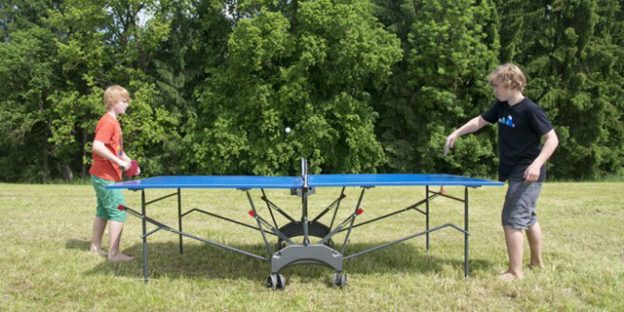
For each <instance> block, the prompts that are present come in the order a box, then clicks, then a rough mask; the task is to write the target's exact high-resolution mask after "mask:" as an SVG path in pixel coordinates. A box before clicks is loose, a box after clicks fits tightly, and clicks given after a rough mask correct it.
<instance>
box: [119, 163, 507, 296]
mask: <svg viewBox="0 0 624 312" xmlns="http://www.w3.org/2000/svg"><path fill="white" fill-rule="evenodd" d="M500 185H503V183H501V182H497V181H491V180H485V179H476V178H470V177H464V176H457V175H447V174H319V175H314V174H312V175H308V174H307V162H306V161H305V160H304V159H302V175H301V176H157V177H150V178H145V179H140V180H131V181H125V182H121V183H115V184H112V185H110V186H108V188H111V189H128V190H134V191H141V208H140V211H138V210H135V209H132V208H130V207H127V206H122V205H120V206H119V209H122V210H126V211H127V212H128V213H129V214H131V215H134V216H136V217H139V218H140V219H141V221H142V236H141V237H142V241H143V277H144V281H145V282H147V281H148V252H147V243H148V242H147V238H148V237H149V236H150V235H152V234H154V233H156V232H158V231H161V230H164V231H168V232H171V233H174V234H177V235H178V236H179V252H180V254H183V253H184V247H183V237H187V238H191V239H194V240H198V241H201V242H204V243H206V244H208V245H211V246H214V247H218V248H223V249H225V250H229V251H232V252H235V253H239V254H242V255H245V256H249V257H251V258H255V259H258V260H261V261H264V262H267V263H268V264H269V265H270V267H271V271H270V274H269V275H268V277H267V280H266V285H267V287H269V288H272V289H284V287H285V284H286V281H285V278H284V276H283V275H282V274H280V271H281V270H282V269H284V268H286V267H289V266H292V265H296V264H321V265H325V266H328V267H330V268H332V269H333V270H334V271H335V273H333V275H332V277H331V283H332V285H333V286H337V287H343V286H345V285H346V283H347V278H346V274H345V272H344V270H343V264H344V262H345V260H349V259H353V258H355V257H359V256H361V255H364V254H367V253H369V252H373V251H377V250H380V249H384V248H387V247H390V246H392V245H395V244H398V243H401V242H404V241H407V240H409V239H412V238H415V237H419V236H423V235H424V236H425V246H426V250H427V251H429V235H430V233H432V232H435V231H439V230H442V229H445V228H452V229H455V230H457V231H459V232H461V233H462V234H463V236H464V276H465V277H467V276H468V274H469V254H468V252H469V240H468V238H469V235H470V232H469V205H468V204H469V198H468V190H469V188H476V187H481V186H500ZM383 186H395V187H399V186H402V187H403V186H420V187H425V196H424V198H423V199H421V200H419V201H417V202H415V203H413V204H411V205H409V206H407V207H405V208H402V209H399V210H396V211H393V212H391V213H387V214H385V215H381V216H379V217H376V218H373V219H370V220H367V221H364V222H356V219H357V218H358V216H359V215H361V214H362V213H363V209H362V205H361V204H362V199H363V197H364V194H365V192H366V190H367V189H369V188H373V187H383ZM431 186H460V187H463V188H464V192H463V193H464V196H463V198H461V197H456V196H450V195H448V194H444V193H441V192H436V191H433V190H431V189H430V187H431ZM322 187H334V188H341V191H340V194H339V195H338V197H337V198H336V199H335V200H334V201H333V202H332V203H331V204H330V205H329V206H327V207H326V208H325V209H323V210H322V211H321V212H320V213H319V214H318V215H316V216H314V217H312V218H311V217H310V215H309V210H308V197H309V196H311V195H312V194H314V193H315V190H316V188H322ZM347 187H359V188H361V190H360V192H359V197H358V199H357V204H356V206H355V208H353V210H352V211H350V213H349V214H348V217H346V218H345V219H344V220H342V221H340V222H337V220H336V216H337V213H338V210H339V209H340V203H341V201H342V200H343V199H344V198H345V197H346V195H345V189H346V188H347ZM149 189H175V192H174V193H171V194H168V195H165V196H161V197H159V198H156V199H153V200H149V201H148V200H147V198H146V190H149ZM182 189H238V190H241V191H243V192H245V193H246V197H247V200H248V201H249V207H250V208H251V209H250V210H249V211H248V213H249V215H250V216H251V217H252V218H254V219H255V223H254V224H255V226H252V225H250V224H246V223H243V222H240V221H237V220H234V219H231V218H227V217H224V216H221V215H218V214H215V213H212V212H209V211H206V210H203V209H199V208H193V209H190V210H188V211H186V212H183V211H182V193H181V190H182ZM268 189H288V190H290V192H291V194H292V195H295V196H299V197H301V216H300V217H299V218H295V217H292V216H291V215H289V214H288V211H287V210H285V209H282V208H280V207H279V206H277V205H276V204H275V203H274V202H272V201H271V200H270V199H269V198H268V196H267V193H266V192H265V190H268ZM252 190H256V192H257V191H258V190H259V191H260V194H261V196H260V199H261V200H262V201H263V202H264V203H266V206H267V211H268V213H269V215H270V218H271V219H270V220H269V219H268V218H267V216H266V215H265V216H262V215H261V214H260V212H259V209H258V208H257V206H256V204H255V202H254V200H253V196H252V193H251V191H252ZM174 196H175V197H177V208H178V227H177V228H174V227H172V226H169V225H166V224H164V223H162V222H160V221H158V220H155V219H153V218H151V217H149V216H148V214H147V209H146V208H147V206H149V205H151V204H153V203H156V202H158V201H161V200H164V199H166V198H170V197H174ZM436 197H446V198H450V199H453V200H455V201H458V202H461V203H463V206H464V224H463V226H459V225H456V224H453V223H445V224H442V225H437V226H434V227H430V222H429V220H430V201H431V200H432V199H434V198H436ZM422 206H424V209H423V207H422ZM410 210H415V211H417V212H419V213H421V214H422V215H424V217H425V228H424V229H423V230H422V231H419V232H417V233H414V234H411V235H408V236H406V237H402V238H399V239H396V240H394V241H390V242H384V243H382V244H379V245H376V246H373V247H369V248H366V249H365V250H361V251H358V252H355V253H351V254H346V248H347V245H348V244H349V242H350V240H349V237H350V235H351V233H352V230H353V229H354V228H357V227H360V226H363V225H366V224H370V223H373V222H377V221H380V220H382V219H385V218H388V217H390V216H394V215H397V214H399V213H403V212H407V211H410ZM193 212H198V213H203V214H205V215H209V216H212V217H215V218H218V219H221V220H224V221H227V222H231V223H233V224H236V225H239V226H243V227H247V228H251V229H253V230H256V231H258V232H259V233H260V236H261V237H262V241H263V243H264V249H266V255H258V254H254V253H251V252H248V251H245V250H242V249H239V248H236V247H234V246H230V245H227V244H225V243H222V242H218V241H215V240H210V239H207V238H204V237H199V236H197V235H194V234H191V233H187V232H185V231H183V226H182V225H183V224H182V219H183V218H184V217H185V216H187V215H189V214H191V213H193ZM275 213H279V214H280V215H282V216H283V217H284V218H285V220H288V221H287V222H286V224H282V225H279V224H278V222H277V221H276V218H275ZM328 213H332V214H333V216H332V218H331V222H330V223H329V224H326V223H327V222H325V223H323V222H322V221H321V220H320V219H321V218H322V217H323V216H325V215H326V214H328ZM148 224H151V225H152V226H155V228H154V229H153V230H151V231H149V232H148V231H147V225H148ZM343 232H346V234H345V237H344V241H343V243H342V245H341V248H340V249H338V248H336V247H335V245H334V242H333V240H332V238H333V237H334V236H335V235H337V234H339V233H343ZM270 235H272V236H274V237H276V238H277V244H275V245H274V244H272V243H271V242H270V240H269V238H268V237H269V236H270ZM295 237H303V240H302V241H301V240H295Z"/></svg>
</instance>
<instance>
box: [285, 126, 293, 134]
mask: <svg viewBox="0 0 624 312" xmlns="http://www.w3.org/2000/svg"><path fill="white" fill-rule="evenodd" d="M284 131H286V133H290V131H292V130H291V129H290V127H286V129H284Z"/></svg>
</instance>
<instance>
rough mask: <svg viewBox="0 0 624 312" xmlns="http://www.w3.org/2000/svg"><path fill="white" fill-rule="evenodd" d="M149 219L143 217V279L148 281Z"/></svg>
mask: <svg viewBox="0 0 624 312" xmlns="http://www.w3.org/2000/svg"><path fill="white" fill-rule="evenodd" d="M145 205H146V204H145V190H141V214H142V215H143V216H147V215H146V211H145ZM146 222H147V221H146V220H145V218H141V225H142V228H143V281H144V282H145V283H147V281H148V273H147V272H148V270H147V223H146Z"/></svg>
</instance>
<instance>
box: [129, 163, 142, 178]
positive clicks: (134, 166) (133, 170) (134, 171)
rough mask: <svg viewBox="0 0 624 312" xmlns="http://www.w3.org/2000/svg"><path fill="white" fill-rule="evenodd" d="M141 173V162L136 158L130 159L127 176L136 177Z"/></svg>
mask: <svg viewBox="0 0 624 312" xmlns="http://www.w3.org/2000/svg"><path fill="white" fill-rule="evenodd" d="M138 174H139V162H138V161H136V160H132V161H130V168H128V170H126V176H128V177H134V176H136V175H138Z"/></svg>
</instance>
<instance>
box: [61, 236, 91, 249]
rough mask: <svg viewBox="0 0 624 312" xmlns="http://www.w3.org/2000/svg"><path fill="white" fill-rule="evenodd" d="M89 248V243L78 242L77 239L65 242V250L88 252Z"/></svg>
mask: <svg viewBox="0 0 624 312" xmlns="http://www.w3.org/2000/svg"><path fill="white" fill-rule="evenodd" d="M90 247H91V242H90V241H85V240H79V239H70V240H68V241H66V242H65V249H78V250H84V251H86V250H89V248H90Z"/></svg>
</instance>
